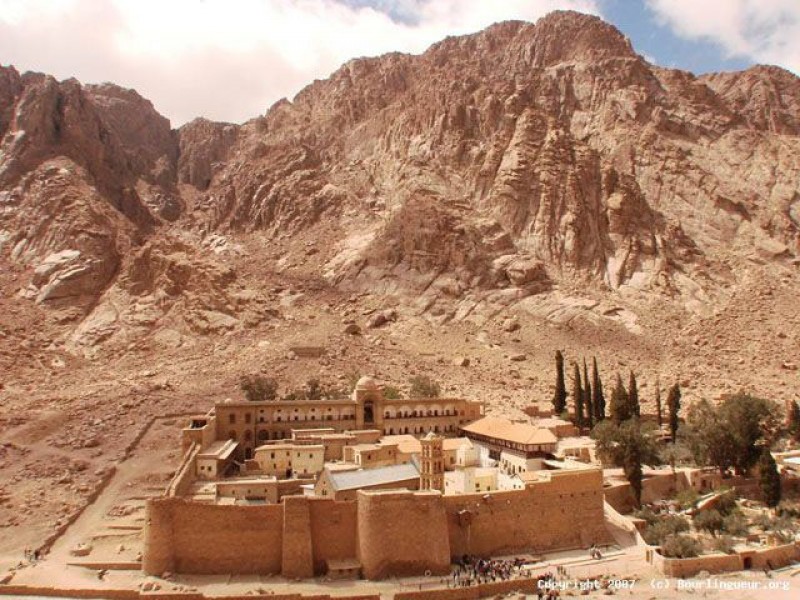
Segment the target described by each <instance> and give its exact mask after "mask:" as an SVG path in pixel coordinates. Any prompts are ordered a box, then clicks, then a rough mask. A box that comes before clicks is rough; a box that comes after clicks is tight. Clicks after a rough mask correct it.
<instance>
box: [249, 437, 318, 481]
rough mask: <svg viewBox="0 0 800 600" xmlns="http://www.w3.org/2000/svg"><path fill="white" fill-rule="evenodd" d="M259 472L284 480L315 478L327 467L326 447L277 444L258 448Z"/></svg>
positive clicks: (256, 456) (256, 455) (256, 459)
mask: <svg viewBox="0 0 800 600" xmlns="http://www.w3.org/2000/svg"><path fill="white" fill-rule="evenodd" d="M255 461H256V463H258V471H259V473H261V474H264V475H274V476H275V477H277V478H279V479H282V478H285V479H289V478H290V477H295V476H297V477H308V476H315V475H317V474H318V473H320V472H321V471H322V469H323V468H324V466H325V446H322V445H317V444H314V445H311V444H293V443H276V444H265V445H264V446H259V447H258V448H256V452H255Z"/></svg>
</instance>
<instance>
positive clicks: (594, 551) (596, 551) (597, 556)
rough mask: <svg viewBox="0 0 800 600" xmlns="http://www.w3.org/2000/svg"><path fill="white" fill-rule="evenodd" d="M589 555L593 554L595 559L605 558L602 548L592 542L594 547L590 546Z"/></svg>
mask: <svg viewBox="0 0 800 600" xmlns="http://www.w3.org/2000/svg"><path fill="white" fill-rule="evenodd" d="M589 556H591V557H592V558H594V559H595V560H600V559H601V558H603V555H602V554H600V548H598V547H597V546H596V545H595V544H592V547H591V548H589Z"/></svg>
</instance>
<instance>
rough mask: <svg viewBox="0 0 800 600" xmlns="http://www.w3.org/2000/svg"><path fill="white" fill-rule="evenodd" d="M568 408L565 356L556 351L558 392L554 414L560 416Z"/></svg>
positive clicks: (554, 403)
mask: <svg viewBox="0 0 800 600" xmlns="http://www.w3.org/2000/svg"><path fill="white" fill-rule="evenodd" d="M566 408H567V387H566V384H565V383H564V355H563V354H561V350H556V391H555V393H554V394H553V414H556V415H560V414H561V413H563V412H564V410H566Z"/></svg>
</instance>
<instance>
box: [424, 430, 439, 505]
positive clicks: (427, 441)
mask: <svg viewBox="0 0 800 600" xmlns="http://www.w3.org/2000/svg"><path fill="white" fill-rule="evenodd" d="M420 442H421V443H422V455H421V457H420V461H419V462H420V464H419V489H421V490H439V491H440V492H442V493H444V447H443V439H442V437H441V436H439V435H436V434H435V433H433V432H431V433H429V434H428V435H426V436H425V437H424V438H422V439H421V440H420Z"/></svg>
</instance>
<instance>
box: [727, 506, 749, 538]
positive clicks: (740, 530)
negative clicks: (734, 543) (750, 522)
mask: <svg viewBox="0 0 800 600" xmlns="http://www.w3.org/2000/svg"><path fill="white" fill-rule="evenodd" d="M722 530H723V531H724V532H725V533H727V534H729V535H737V536H745V535H747V534H748V527H747V517H745V516H744V515H743V514H742V511H740V510H739V509H736V510H734V511H733V512H731V513H730V514H729V515H728V516H727V517H725V519H724V522H723V524H722Z"/></svg>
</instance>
